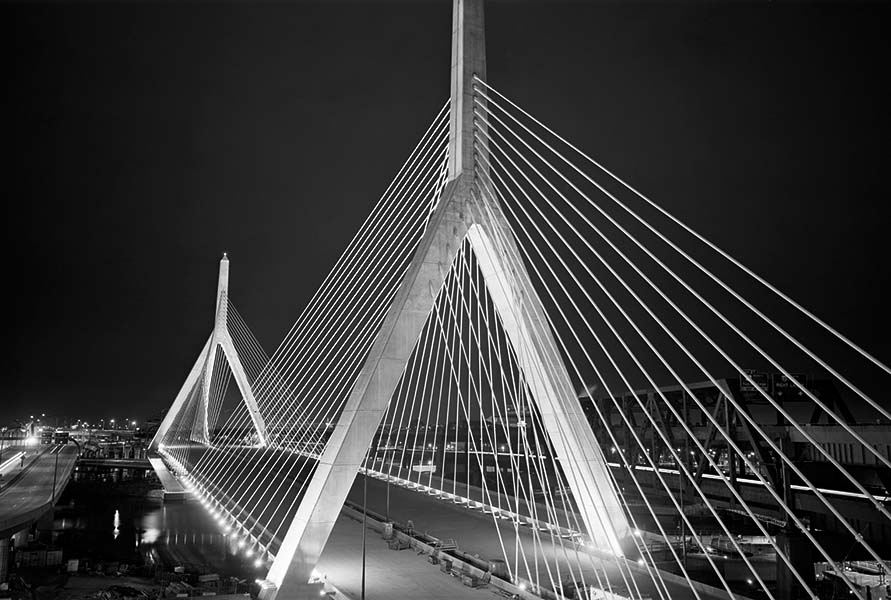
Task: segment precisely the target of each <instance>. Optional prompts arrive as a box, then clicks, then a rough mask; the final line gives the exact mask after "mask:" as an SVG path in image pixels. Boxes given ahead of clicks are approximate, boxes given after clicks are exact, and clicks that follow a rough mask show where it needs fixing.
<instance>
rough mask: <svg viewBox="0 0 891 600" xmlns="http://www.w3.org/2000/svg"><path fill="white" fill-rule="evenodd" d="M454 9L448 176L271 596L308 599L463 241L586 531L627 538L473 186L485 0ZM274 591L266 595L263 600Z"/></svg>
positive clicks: (567, 386) (512, 261)
mask: <svg viewBox="0 0 891 600" xmlns="http://www.w3.org/2000/svg"><path fill="white" fill-rule="evenodd" d="M453 11H454V12H453V27H452V68H451V77H452V83H451V93H452V100H451V115H450V125H449V163H448V181H447V183H446V186H445V189H444V191H443V194H442V197H441V200H440V203H439V206H437V207H436V209H435V212H434V214H433V216H432V217H431V219H430V221H429V223H428V226H427V230H426V233H425V234H424V237H423V238H422V240H421V243H420V245H419V247H418V249H417V251H416V253H415V255H414V258H413V259H412V262H411V265H410V267H409V269H408V272H407V273H406V276H405V278H404V280H403V282H402V284H401V287H400V289H399V291H398V292H397V294H396V297H395V300H394V302H393V303H392V305H391V307H390V309H389V311H388V313H387V316H386V317H385V319H384V321H383V325H382V326H381V328H380V330H379V331H378V334H377V337H376V340H375V342H374V345H373V346H372V348H371V352H370V354H369V356H368V358H367V359H366V361H365V364H364V366H363V368H362V370H361V372H360V374H359V376H358V379H357V381H356V383H355V385H354V387H353V389H352V393H351V395H350V397H349V399H348V400H347V403H346V405H345V407H344V410H343V412H342V413H341V416H340V419H339V421H338V422H337V425H336V427H335V428H334V432H333V434H332V436H331V438H330V440H329V442H328V444H327V446H326V448H325V451H324V453H323V454H322V456H321V459H320V461H319V464H318V467H317V468H316V471H315V472H314V475H313V478H312V480H311V481H310V484H309V486H308V488H307V491H306V494H305V496H304V498H303V500H302V502H301V503H300V506H299V507H298V509H297V513H296V515H295V516H294V518H293V521H292V523H291V525H290V527H289V529H288V531H287V534H286V535H285V537H284V540H283V542H282V545H281V548H280V551H279V552H278V554H277V555H276V558H275V561H274V563H273V565H272V567H271V569H270V571H269V575H268V577H267V579H268V580H269V581H270V582H272V583H273V584H274V585H275V588H276V590H277V593H278V597H279V598H285V597H286V598H304V597H310V596H311V595H312V594H313V591H312V590H309V589H307V582H308V581H309V579H310V576H311V573H312V571H313V569H314V567H315V565H316V562H317V561H318V558H319V556H320V555H321V552H322V549H323V548H324V546H325V542H326V541H327V539H328V536H329V534H330V533H331V530H332V529H333V527H334V523H335V521H336V519H337V517H338V515H339V513H340V509H341V507H342V506H343V503H344V501H345V500H346V497H347V494H348V492H349V490H350V487H351V486H352V484H353V480H354V479H355V477H356V474H357V473H358V471H359V468H360V466H361V464H362V461H363V459H364V458H365V456H366V453H367V452H368V449H369V447H370V445H371V442H372V438H373V437H374V434H375V432H376V431H377V429H378V426H379V425H380V423H381V419H382V416H383V414H384V411H385V410H386V408H387V404H388V403H389V401H390V399H391V398H392V397H393V394H394V392H395V391H396V387H397V384H398V383H399V379H400V377H401V376H402V374H403V372H404V370H405V368H406V364H407V363H408V360H409V358H410V356H411V354H412V351H413V350H414V349H415V347H416V345H417V343H418V339H419V336H420V333H421V331H422V329H423V327H424V324H425V323H426V322H427V320H428V318H429V317H430V315H431V313H432V310H433V305H434V302H435V300H436V297H437V296H438V295H439V293H440V291H441V290H442V289H443V283H444V280H445V276H446V273H448V271H449V269H450V268H451V267H452V265H453V263H454V262H455V258H456V256H457V254H458V250H459V249H460V247H461V245H462V243H463V242H464V240H465V238H467V239H468V240H469V241H470V243H471V246H472V248H473V251H474V252H475V254H476V257H477V260H478V261H479V263H480V265H481V268H482V271H483V275H484V278H485V281H486V284H487V286H488V288H489V290H490V292H491V293H492V297H493V300H494V303H495V306H496V309H497V311H498V313H499V315H500V316H501V318H502V320H503V323H504V326H505V330H506V331H507V334H508V337H509V339H510V341H511V343H512V345H513V347H514V348H515V350H516V352H517V355H518V357H519V362H520V367H521V369H522V370H523V372H524V374H525V377H526V380H527V381H528V382H529V383H530V387H531V390H532V395H533V397H534V400H535V401H536V402H537V404H538V408H539V410H540V412H541V415H542V418H543V421H544V424H545V428H546V430H547V432H548V434H549V435H550V439H551V443H552V444H553V445H554V448H555V452H556V455H557V457H558V458H559V460H560V461H561V463H562V464H563V465H564V468H565V469H566V475H567V477H568V481H569V485H570V488H571V490H572V492H573V496H574V498H576V500H577V502H578V504H579V509H580V512H581V515H582V518H583V520H584V523H585V526H586V528H587V532H588V535H589V536H590V538H591V539H592V540H593V541H594V542H595V544H596V545H597V546H599V547H600V548H602V549H604V550H609V551H614V552H619V551H620V546H621V544H622V541H623V540H624V539H625V538H626V537H627V536H628V535H629V527H628V524H627V521H626V518H625V515H624V513H623V511H622V509H621V507H620V505H619V501H618V499H617V498H616V496H615V494H614V492H613V490H612V488H611V486H610V478H609V473H608V467H607V466H606V462H605V460H604V457H603V455H602V453H601V450H600V447H599V445H598V444H597V443H596V440H595V439H594V436H593V433H592V431H591V429H590V428H589V427H588V424H587V422H586V420H585V417H584V414H583V413H582V410H581V406H580V405H579V403H578V401H577V400H576V394H575V392H574V390H573V387H572V385H571V383H570V380H569V376H568V373H567V372H566V368H565V366H564V365H563V361H562V359H561V357H560V354H559V352H558V350H557V345H556V343H555V342H554V339H553V336H552V334H551V331H550V328H549V326H548V324H547V321H546V319H545V317H544V314H543V309H542V306H541V301H540V300H539V298H538V295H537V292H536V291H535V288H534V287H533V286H532V284H531V282H530V280H529V276H528V274H527V273H526V269H525V267H524V265H523V263H522V262H521V260H520V259H519V257H520V253H519V252H518V251H517V249H516V248H515V247H513V241H512V236H511V234H510V229H509V227H508V226H507V225H506V222H505V219H504V216H503V214H502V213H501V210H500V207H499V206H498V204H497V203H496V202H495V201H494V199H484V196H483V194H482V193H481V191H480V189H479V188H478V187H477V183H476V174H475V171H476V170H477V169H485V168H486V163H485V162H482V161H479V160H478V156H479V153H478V151H477V150H475V145H476V141H477V140H478V138H479V135H478V130H479V128H480V124H479V123H478V122H477V119H476V118H475V117H474V102H475V101H478V99H477V100H475V98H474V97H475V93H474V79H475V78H479V79H484V78H485V74H486V54H485V36H484V14H483V0H455V1H454V5H453ZM273 595H274V594H273V592H272V591H271V590H267V592H266V596H267V597H272V596H273Z"/></svg>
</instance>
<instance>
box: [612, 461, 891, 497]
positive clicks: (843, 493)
mask: <svg viewBox="0 0 891 600" xmlns="http://www.w3.org/2000/svg"><path fill="white" fill-rule="evenodd" d="M606 464H608V465H609V466H611V467H613V468H616V469H621V468H623V467H622V465H620V464H619V463H613V462H608V463H606ZM634 468H635V469H636V470H638V471H652V470H653V469H652V467H647V466H645V465H635V467H634ZM659 471H660V472H662V473H669V474H671V475H678V474H679V472H678V471H677V470H676V469H669V468H665V467H660V468H659ZM702 477H703V479H720V477H719V476H718V475H715V474H714V473H703V474H702ZM736 480H737V481H738V482H740V483H748V484H750V485H756V486H759V487H765V484H764V482H761V481H758V480H757V479H750V478H748V477H737V478H736ZM768 487H770V486H768ZM789 487H790V488H792V489H793V490H796V491H800V492H813V490H812V489H811V488H809V487H807V486H805V485H798V484H792V485H790V486H789ZM817 489H818V490H819V491H820V492H821V493H823V494H831V495H834V496H844V497H847V498H857V499H859V500H866V501H870V502H871V499H870V498H867V497H866V496H864V495H863V494H859V493H857V492H846V491H844V490H833V489H829V488H817ZM873 498H875V499H876V500H879V501H880V502H891V496H873Z"/></svg>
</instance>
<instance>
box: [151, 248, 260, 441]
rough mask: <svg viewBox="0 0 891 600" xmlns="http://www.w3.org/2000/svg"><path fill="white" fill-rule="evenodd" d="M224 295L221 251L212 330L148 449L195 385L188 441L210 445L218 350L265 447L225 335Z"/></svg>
mask: <svg viewBox="0 0 891 600" xmlns="http://www.w3.org/2000/svg"><path fill="white" fill-rule="evenodd" d="M228 296H229V257H228V256H226V253H225V252H224V253H223V258H222V259H220V274H219V277H218V279H217V302H216V307H215V310H214V327H213V331H211V334H210V337H209V338H208V340H207V342H206V343H205V344H204V348H203V349H202V350H201V353H200V354H199V355H198V358H197V360H196V361H195V364H194V365H193V366H192V370H191V371H189V375H188V376H187V377H186V381H185V382H184V383H183V386H182V388H180V391H179V393H178V394H177V395H176V399H175V400H174V401H173V405H172V406H171V407H170V410H168V411H167V414H166V415H165V416H164V420H163V421H161V425H160V426H159V427H158V431H157V432H156V433H155V437H154V438H152V443H151V445H150V449H151V450H157V449H158V445H159V444H160V443H161V441H162V440H163V439H164V436H165V435H167V432H168V431H169V430H170V427H171V426H172V425H173V421H174V419H175V418H176V416H177V415H178V414H179V413H180V412H181V411H182V410H184V409H185V407H186V405H187V404H188V399H189V398H190V397H191V396H192V394H193V393H195V391H196V386H200V390H199V393H200V398H199V403H198V409H197V414H196V417H195V425H194V427H193V429H192V439H193V441H196V442H199V443H202V444H207V445H210V441H211V440H210V424H209V423H208V403H209V400H210V385H211V381H212V379H213V374H214V369H215V368H216V366H217V348H220V349H222V351H223V357H224V358H225V359H226V362H227V363H228V364H229V369H230V370H231V371H232V376H233V377H234V378H235V383H236V385H238V390H239V391H240V392H241V397H242V399H243V400H244V403H245V406H246V407H247V410H248V414H249V415H250V418H251V422H252V423H253V425H254V429H255V430H256V432H257V438H258V439H259V445H260V446H266V445H268V443H269V435H268V432H267V430H266V423H265V421H264V419H263V415H261V414H260V408H259V406H258V405H257V400H256V398H254V392H253V390H251V384H250V381H248V378H247V375H246V374H245V372H244V367H243V366H242V364H241V359H240V358H239V357H238V351H237V350H236V349H235V345H234V344H233V343H232V336H231V335H230V333H229V326H228V314H229V302H228Z"/></svg>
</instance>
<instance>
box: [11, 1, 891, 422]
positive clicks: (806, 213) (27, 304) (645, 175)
mask: <svg viewBox="0 0 891 600" xmlns="http://www.w3.org/2000/svg"><path fill="white" fill-rule="evenodd" d="M450 11H451V2H449V0H442V1H436V2H417V3H401V4H389V3H377V2H362V3H356V4H352V3H340V2H334V3H330V2H329V3H317V4H316V3H274V4H259V3H226V4H214V3H204V2H202V3H196V4H181V3H161V4H147V3H129V2H121V3H106V4H100V5H76V4H66V3H61V4H48V5H40V4H34V5H32V4H28V5H25V6H14V5H8V4H4V5H3V6H2V7H0V22H2V24H0V39H2V42H0V43H2V46H3V47H2V59H0V60H2V61H3V82H4V87H5V89H4V93H3V95H2V98H0V106H2V111H0V115H2V116H0V119H2V129H0V131H2V141H3V144H4V146H5V159H4V161H3V165H4V168H3V190H4V196H5V204H6V235H5V236H4V258H5V268H4V269H3V271H4V275H3V279H4V280H5V286H4V288H5V289H6V293H5V295H6V297H7V299H8V300H9V299H11V303H10V304H9V305H7V306H8V307H9V308H7V309H6V320H7V325H6V327H7V328H8V330H9V332H10V333H9V334H8V335H6V336H4V337H5V344H4V353H5V360H4V361H3V372H2V379H0V421H2V423H3V424H7V423H8V422H9V421H11V420H13V419H17V418H20V417H22V416H26V415H27V414H29V413H33V412H37V411H40V412H46V413H48V414H49V413H53V414H62V415H69V416H73V417H79V418H86V419H93V418H96V417H101V416H105V417H112V416H115V415H117V416H133V417H136V418H144V417H145V416H149V415H151V414H154V413H157V412H158V411H159V410H161V409H163V408H166V407H167V406H168V405H169V404H170V402H171V401H172V399H173V397H174V395H175V393H176V392H177V390H178V389H179V386H180V385H181V383H182V381H183V379H184V377H185V375H186V373H187V371H188V369H189V368H190V367H191V364H192V362H193V361H194V360H195V357H196V355H197V353H198V351H199V350H200V349H201V346H202V344H203V343H204V341H205V339H206V336H207V333H208V332H209V330H210V327H211V324H212V318H213V308H214V293H215V287H216V275H217V261H218V260H219V257H220V255H221V253H222V252H223V251H228V252H229V256H230V258H231V260H232V263H231V283H230V292H231V297H232V300H233V302H234V303H235V304H236V306H237V307H238V309H239V311H240V312H241V314H242V315H243V316H244V317H245V319H246V320H247V321H248V322H249V323H250V324H251V325H252V327H253V328H254V331H255V333H256V334H257V336H258V337H259V339H260V341H261V342H262V343H263V344H264V346H265V347H266V349H267V351H268V352H270V353H271V352H272V351H273V350H274V349H275V347H276V345H277V344H278V342H279V341H280V340H281V338H282V336H283V335H284V334H285V332H286V331H287V329H288V328H289V327H290V325H291V324H292V323H293V321H294V320H295V319H296V317H297V316H298V315H299V313H300V311H301V310H302V308H303V307H304V305H305V304H306V302H307V301H308V300H309V298H310V296H311V295H312V293H313V291H314V290H315V289H316V288H317V286H318V285H319V283H320V282H321V280H322V278H323V277H324V275H325V274H326V273H327V271H328V270H329V269H330V267H331V266H332V265H333V264H334V262H335V260H336V258H337V257H338V255H339V254H340V252H341V251H342V250H343V249H344V248H345V246H346V245H347V243H348V242H349V240H350V239H351V238H352V235H353V234H354V233H355V231H356V230H357V228H358V227H359V225H360V223H361V222H362V220H363V219H364V218H365V216H366V215H367V214H368V212H369V210H370V208H371V206H372V205H373V203H374V202H375V201H376V200H377V198H378V197H379V195H380V194H381V192H383V190H384V189H385V188H386V186H387V184H388V182H389V180H390V179H391V178H392V176H393V175H395V173H396V171H397V170H398V168H399V166H400V165H401V164H402V162H403V161H404V159H405V157H406V156H407V154H408V153H409V151H410V150H411V148H412V147H413V146H414V144H415V143H416V141H417V139H418V137H419V136H420V134H421V133H422V132H423V131H424V129H425V128H426V126H427V124H428V123H429V121H430V120H431V119H432V117H433V116H434V114H435V113H436V111H437V110H438V109H439V108H440V106H441V105H442V103H443V102H444V101H445V99H446V97H447V95H448V85H449V72H448V66H449V52H450V40H449V34H450V27H451V16H450ZM889 16H891V8H889V7H888V6H883V5H880V4H864V5H851V4H840V5H832V4H817V5H801V4H794V5H784V4H763V3H756V4H737V3H733V4H690V3H683V4H662V3H640V4H638V3H630V4H625V3H618V2H617V3H593V2H592V3H569V4H558V3H552V2H538V3H524V2H492V3H490V4H489V5H488V7H487V45H488V61H489V63H488V68H489V81H490V82H491V83H492V84H493V85H494V86H496V87H497V88H498V89H499V90H501V91H502V92H504V93H506V94H508V95H509V96H510V97H512V98H513V99H514V100H516V101H518V102H519V103H520V104H521V105H523V106H524V107H525V108H526V109H528V110H529V111H530V112H532V113H533V114H535V115H536V116H538V117H539V118H540V119H542V120H543V121H544V122H546V123H548V124H549V125H551V126H552V127H553V128H554V129H556V130H557V131H559V132H561V133H563V134H564V135H566V136H567V137H569V138H570V139H571V140H572V141H574V142H575V143H577V144H578V145H579V146H580V147H581V148H583V149H585V150H586V151H588V152H589V153H591V154H592V155H593V156H595V157H596V158H598V159H600V160H602V161H603V162H604V163H605V164H606V165H608V166H610V167H611V168H612V169H613V170H614V171H616V172H617V173H619V174H620V175H622V176H624V177H626V178H627V179H628V180H630V181H631V182H632V183H634V184H635V185H636V186H637V187H638V188H639V189H641V190H643V191H645V192H646V193H648V194H650V195H651V196H652V197H653V198H655V199H656V200H658V201H659V202H661V203H662V204H663V205H665V206H666V207H668V208H669V209H670V210H671V211H673V212H675V213H676V214H678V215H679V216H680V217H681V218H683V219H684V220H686V221H687V222H689V223H690V224H691V225H692V226H693V227H694V228H696V229H698V230H700V231H702V232H703V233H705V234H706V235H708V236H709V237H710V238H712V239H714V240H715V241H717V242H718V243H719V244H720V245H721V246H722V247H724V248H725V249H727V250H728V251H730V252H731V253H732V254H734V255H735V256H737V257H739V258H740V259H741V260H742V261H743V262H745V263H747V264H748V265H750V266H751V267H753V268H754V269H755V270H756V271H758V272H759V273H761V274H763V275H765V276H766V277H767V278H768V279H769V280H770V281H773V282H775V283H777V284H778V285H779V286H780V287H781V288H782V289H784V290H786V291H787V292H789V293H790V294H791V295H792V296H793V297H796V298H799V299H802V300H803V301H804V303H805V304H806V305H807V306H808V307H810V308H812V309H813V310H814V311H815V312H816V313H817V314H819V315H820V316H822V317H824V318H825V319H826V320H827V321H829V322H830V323H832V324H833V325H835V326H837V327H838V328H839V329H840V330H841V331H843V332H845V333H846V334H848V335H850V337H852V338H853V339H854V340H855V341H857V342H858V343H860V344H862V345H863V346H864V347H865V348H866V349H868V350H869V351H871V352H873V353H874V354H876V355H877V356H878V357H879V358H882V359H883V360H885V361H886V362H887V361H889V360H891V342H889V334H891V316H889V310H888V305H889V303H888V299H887V294H888V292H889V289H891V285H889V284H891V275H889V268H888V257H889V251H888V249H887V246H888V237H889V224H891V219H889V217H891V207H889V205H891V203H889V191H888V190H889V186H891V181H889V177H888V173H889V169H888V168H887V157H886V149H887V146H888V144H889V140H891V117H889V107H891V97H889V93H888V89H887V84H886V81H887V79H888V72H889V71H891V68H889V58H891V38H889V36H888V35H887V29H888V25H889V23H891V20H889Z"/></svg>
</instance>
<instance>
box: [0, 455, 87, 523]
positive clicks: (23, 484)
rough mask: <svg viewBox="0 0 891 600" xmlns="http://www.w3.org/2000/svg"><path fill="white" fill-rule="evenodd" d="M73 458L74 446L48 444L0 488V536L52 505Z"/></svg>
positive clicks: (30, 520) (38, 515) (69, 474)
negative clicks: (48, 445) (11, 479)
mask: <svg viewBox="0 0 891 600" xmlns="http://www.w3.org/2000/svg"><path fill="white" fill-rule="evenodd" d="M57 461H58V464H57ZM76 462H77V448H75V447H74V446H63V445H55V446H50V447H49V448H45V449H44V450H43V451H42V452H41V453H40V454H39V455H38V456H36V457H34V459H33V461H32V462H31V464H30V465H26V466H25V468H24V469H23V470H22V471H21V472H20V473H19V474H17V475H16V476H15V478H14V480H13V481H11V482H10V483H9V484H8V485H7V486H6V487H4V489H3V490H2V491H0V536H5V535H11V534H13V533H15V532H17V531H20V530H21V529H23V528H25V527H27V526H28V525H30V524H31V523H33V522H34V521H36V520H37V519H39V518H40V517H41V516H42V515H43V514H44V513H45V512H46V511H48V510H49V509H50V508H52V506H53V504H54V503H55V502H56V500H58V499H59V496H60V495H61V494H62V490H64V489H65V484H66V483H68V479H69V478H70V477H71V474H72V473H73V472H74V465H75V463H76ZM53 486H55V494H53V492H54V490H53Z"/></svg>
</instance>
